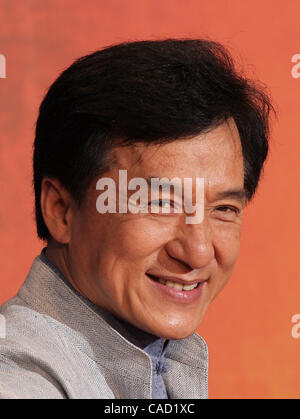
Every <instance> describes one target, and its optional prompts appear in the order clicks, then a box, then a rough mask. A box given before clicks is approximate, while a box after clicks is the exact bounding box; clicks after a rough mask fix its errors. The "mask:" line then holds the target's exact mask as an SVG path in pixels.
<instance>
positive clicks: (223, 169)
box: [113, 119, 244, 185]
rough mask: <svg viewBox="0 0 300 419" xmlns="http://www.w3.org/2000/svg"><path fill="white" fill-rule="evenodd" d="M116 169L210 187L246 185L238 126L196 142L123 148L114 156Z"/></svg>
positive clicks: (226, 126)
mask: <svg viewBox="0 0 300 419" xmlns="http://www.w3.org/2000/svg"><path fill="white" fill-rule="evenodd" d="M113 160H114V168H115V169H118V170H120V169H126V170H127V171H128V174H129V176H130V177H134V176H136V177H138V176H140V177H148V176H160V177H163V176H166V177H169V178H172V177H190V178H193V177H196V176H198V177H204V178H205V181H206V183H208V184H211V185H213V184H214V183H216V182H222V180H223V181H224V182H225V181H226V182H229V181H231V182H234V181H235V182H237V183H240V182H242V181H243V177H244V176H243V156H242V147H241V141H240V137H239V133H238V129H237V127H236V124H235V122H234V121H233V120H232V119H229V120H228V121H226V122H225V123H223V124H222V125H219V126H218V127H217V128H214V129H212V130H210V131H209V132H206V133H202V134H200V135H198V136H195V137H193V138H189V139H187V138H184V139H179V140H175V141H172V142H169V143H165V144H150V145H146V144H142V143H137V144H133V145H130V146H119V147H116V148H115V149H114V152H113Z"/></svg>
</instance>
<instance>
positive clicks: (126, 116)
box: [33, 39, 273, 240]
mask: <svg viewBox="0 0 300 419" xmlns="http://www.w3.org/2000/svg"><path fill="white" fill-rule="evenodd" d="M271 110H273V107H272V104H271V101H270V99H269V97H268V95H267V94H266V92H265V89H264V88H263V87H261V85H260V84H259V85H258V84H257V82H254V81H252V80H249V79H247V78H246V77H243V76H242V75H241V74H239V73H238V72H237V70H236V68H235V65H234V62H233V60H232V58H231V56H230V54H229V52H228V51H227V50H226V48H225V47H224V46H222V45H221V44H219V43H217V42H212V41H209V40H202V39H166V40H158V41H138V42H128V43H122V44H117V45H113V46H110V47H107V48H105V49H103V50H100V51H96V52H93V53H92V54H89V55H87V56H84V57H82V58H79V59H78V60H76V61H75V62H74V63H73V64H72V65H71V66H70V67H69V68H67V69H66V70H65V71H64V72H62V74H61V75H60V76H59V77H58V78H57V80H56V81H55V82H54V83H53V84H52V85H51V86H50V88H49V90H48V92H47V94H46V96H45V98H44V100H43V101H42V103H41V106H40V109H39V116H38V120H37V124H36V136H35V142H34V158H33V160H34V189H35V213H36V223H37V232H38V235H39V237H40V238H42V239H45V240H48V239H49V237H50V234H49V231H48V229H47V226H46V224H45V222H44V220H43V216H42V212H41V206H40V196H41V182H42V179H43V178H44V177H45V176H47V177H52V178H56V179H58V180H59V181H60V182H61V184H62V185H63V186H64V187H65V188H66V190H68V191H69V193H70V194H71V196H72V197H73V199H74V200H75V202H76V203H77V204H78V205H80V203H81V202H82V200H83V199H84V196H85V192H86V190H87V188H88V186H89V185H90V183H91V181H92V180H93V179H94V178H95V176H97V175H99V174H101V173H102V172H103V171H104V168H106V162H107V157H108V155H109V152H110V150H111V147H112V144H113V141H114V140H116V139H121V140H122V141H123V142H124V144H125V143H128V144H130V143H135V142H144V143H151V142H167V141H174V140H176V139H179V138H185V137H186V138H189V137H192V136H195V135H198V134H200V133H202V132H204V131H206V130H208V129H210V128H213V127H216V126H218V125H219V124H221V123H222V122H225V121H226V120H227V119H228V118H230V117H232V118H234V120H235V123H236V125H237V128H238V130H239V135H240V138H241V143H242V150H243V158H244V170H245V179H244V187H245V191H246V196H247V199H248V200H250V199H251V197H252V196H253V195H254V193H255V190H256V188H257V185H258V181H259V177H260V174H261V170H262V167H263V163H264V161H265V159H266V157H267V153H268V137H269V114H270V111H271Z"/></svg>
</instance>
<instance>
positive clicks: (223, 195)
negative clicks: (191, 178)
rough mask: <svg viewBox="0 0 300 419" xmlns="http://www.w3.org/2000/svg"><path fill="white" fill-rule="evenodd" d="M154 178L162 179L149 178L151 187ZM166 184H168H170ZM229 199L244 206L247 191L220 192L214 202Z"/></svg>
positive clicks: (237, 189) (229, 190) (240, 189)
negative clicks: (235, 200)
mask: <svg viewBox="0 0 300 419" xmlns="http://www.w3.org/2000/svg"><path fill="white" fill-rule="evenodd" d="M163 177H164V176H163ZM154 178H158V179H161V177H160V176H149V177H147V178H146V181H147V183H148V184H149V186H151V180H152V179H154ZM161 184H162V185H163V184H165V182H162V183H161ZM166 184H168V182H167V183H166ZM229 198H231V199H237V200H238V201H240V202H241V203H243V204H244V203H245V202H246V191H245V189H244V188H233V189H227V190H225V191H221V192H218V193H217V194H216V195H215V197H214V200H215V201H217V200H219V199H229Z"/></svg>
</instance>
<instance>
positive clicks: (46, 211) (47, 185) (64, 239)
mask: <svg viewBox="0 0 300 419" xmlns="http://www.w3.org/2000/svg"><path fill="white" fill-rule="evenodd" d="M72 203H73V201H72V198H71V196H70V194H69V193H68V192H67V191H66V189H65V188H64V187H63V186H62V185H61V184H60V182H59V181H58V180H57V179H51V178H47V177H45V178H43V180H42V185H41V210H42V214H43V218H44V221H45V224H46V226H47V227H48V230H49V232H50V234H51V236H52V237H53V239H54V240H56V241H57V242H59V243H64V244H66V243H69V241H70V235H71V222H72V209H73V205H72Z"/></svg>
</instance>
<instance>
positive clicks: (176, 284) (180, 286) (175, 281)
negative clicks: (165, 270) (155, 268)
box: [146, 273, 207, 292]
mask: <svg viewBox="0 0 300 419" xmlns="http://www.w3.org/2000/svg"><path fill="white" fill-rule="evenodd" d="M146 275H147V276H148V278H150V279H151V280H152V281H155V282H159V283H160V284H162V285H164V286H166V287H169V288H173V289H175V290H176V291H186V292H191V291H193V290H195V289H196V288H198V287H199V285H200V284H201V283H203V282H206V281H207V280H206V279H204V280H194V281H183V280H182V279H179V278H167V277H161V276H155V275H153V274H149V273H146Z"/></svg>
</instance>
